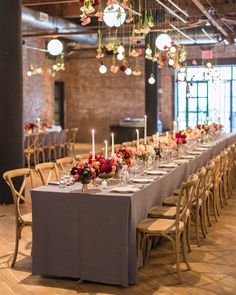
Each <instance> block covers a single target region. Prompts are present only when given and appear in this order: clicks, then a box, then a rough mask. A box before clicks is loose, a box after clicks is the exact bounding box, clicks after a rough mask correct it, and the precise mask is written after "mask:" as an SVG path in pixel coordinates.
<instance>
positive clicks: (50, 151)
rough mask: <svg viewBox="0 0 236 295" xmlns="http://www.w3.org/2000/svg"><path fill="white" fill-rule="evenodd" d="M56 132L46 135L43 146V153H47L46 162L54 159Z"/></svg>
mask: <svg viewBox="0 0 236 295" xmlns="http://www.w3.org/2000/svg"><path fill="white" fill-rule="evenodd" d="M56 134H57V132H56V131H52V132H48V133H47V141H46V145H45V151H46V152H47V160H48V161H52V159H53V158H54V159H56V157H57V155H56V148H55V144H56Z"/></svg>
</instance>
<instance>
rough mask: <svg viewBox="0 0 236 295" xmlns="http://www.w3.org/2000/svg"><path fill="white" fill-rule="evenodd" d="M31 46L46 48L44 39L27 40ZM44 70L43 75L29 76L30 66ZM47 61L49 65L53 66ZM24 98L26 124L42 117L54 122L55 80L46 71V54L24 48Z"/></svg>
mask: <svg viewBox="0 0 236 295" xmlns="http://www.w3.org/2000/svg"><path fill="white" fill-rule="evenodd" d="M26 44H27V45H29V46H33V47H37V48H44V46H45V45H44V41H43V39H37V40H36V39H30V40H29V39H27V41H26ZM31 63H33V64H34V65H37V66H39V67H41V68H42V70H43V71H44V74H43V75H36V76H31V77H28V76H27V71H28V70H29V67H30V64H31ZM51 63H52V62H51V61H47V64H48V65H49V64H51ZM23 77H24V86H23V96H24V113H23V118H24V122H26V121H30V122H32V121H35V120H36V118H38V117H40V118H41V119H43V120H48V121H49V122H52V121H53V119H54V78H52V77H51V75H49V74H48V73H47V71H46V58H45V53H43V52H39V51H35V50H32V49H29V48H26V47H23Z"/></svg>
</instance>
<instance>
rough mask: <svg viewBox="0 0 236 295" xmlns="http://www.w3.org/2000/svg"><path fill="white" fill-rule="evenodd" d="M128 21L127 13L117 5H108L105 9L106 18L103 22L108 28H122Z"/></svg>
mask: <svg viewBox="0 0 236 295" xmlns="http://www.w3.org/2000/svg"><path fill="white" fill-rule="evenodd" d="M125 19H126V13H125V10H124V8H123V7H122V6H121V5H119V4H117V3H115V4H112V5H108V6H107V7H106V8H105V9H104V17H103V20H104V22H105V24H106V25H107V26H108V27H111V28H112V27H117V28H118V27H120V26H121V25H123V23H124V22H125Z"/></svg>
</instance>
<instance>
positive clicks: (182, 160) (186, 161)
mask: <svg viewBox="0 0 236 295" xmlns="http://www.w3.org/2000/svg"><path fill="white" fill-rule="evenodd" d="M188 162H189V160H187V159H177V160H175V163H176V164H185V163H188Z"/></svg>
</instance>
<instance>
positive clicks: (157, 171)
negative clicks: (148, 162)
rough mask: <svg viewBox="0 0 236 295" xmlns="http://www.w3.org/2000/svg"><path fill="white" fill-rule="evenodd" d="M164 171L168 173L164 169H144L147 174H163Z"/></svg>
mask: <svg viewBox="0 0 236 295" xmlns="http://www.w3.org/2000/svg"><path fill="white" fill-rule="evenodd" d="M166 173H168V172H167V171H165V170H148V171H146V174H147V175H165V174H166Z"/></svg>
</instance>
